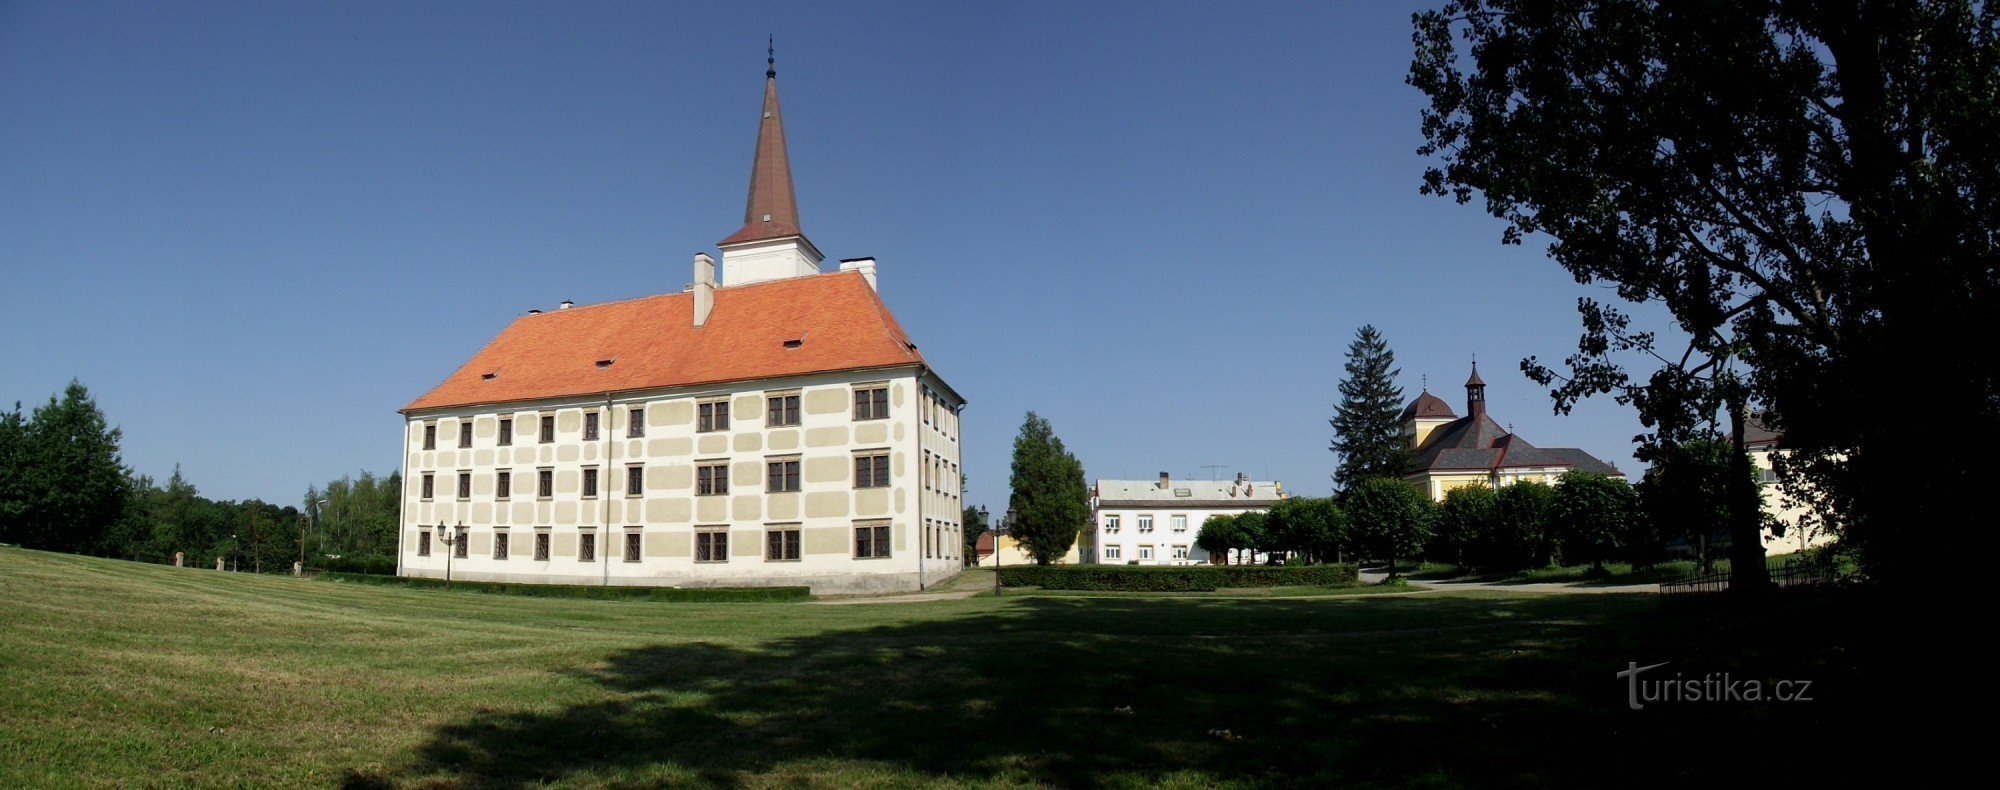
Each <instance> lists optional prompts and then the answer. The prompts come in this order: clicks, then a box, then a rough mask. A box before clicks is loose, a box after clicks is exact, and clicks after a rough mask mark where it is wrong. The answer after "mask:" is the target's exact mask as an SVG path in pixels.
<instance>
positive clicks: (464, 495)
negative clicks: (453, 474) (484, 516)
mask: <svg viewBox="0 0 2000 790" xmlns="http://www.w3.org/2000/svg"><path fill="white" fill-rule="evenodd" d="M458 498H459V500H460V501H464V500H467V499H471V498H472V473H471V472H459V473H458Z"/></svg>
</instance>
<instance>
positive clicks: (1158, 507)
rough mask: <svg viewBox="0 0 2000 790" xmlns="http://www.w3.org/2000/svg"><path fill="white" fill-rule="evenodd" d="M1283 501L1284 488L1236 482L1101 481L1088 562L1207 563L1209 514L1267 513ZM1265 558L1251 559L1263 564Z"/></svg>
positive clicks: (1164, 476)
mask: <svg viewBox="0 0 2000 790" xmlns="http://www.w3.org/2000/svg"><path fill="white" fill-rule="evenodd" d="M1284 498H1285V484H1284V483H1280V482H1276V481H1253V480H1250V479H1249V478H1248V477H1246V476H1242V475H1239V476H1237V478H1236V479H1235V480H1187V481H1175V480H1173V479H1172V477H1171V476H1169V475H1168V474H1167V473H1166V472H1161V473H1160V479H1159V480H1157V481H1154V480H1099V481H1097V485H1096V486H1095V487H1093V488H1092V490H1091V510H1092V512H1093V520H1094V522H1095V526H1094V534H1093V539H1092V540H1091V541H1090V544H1089V549H1088V550H1089V551H1090V552H1091V556H1086V557H1084V558H1083V561H1084V562H1095V563H1099V564H1104V565H1196V564H1206V563H1208V562H1209V560H1210V558H1209V556H1208V552H1205V551H1202V550H1201V548H1200V547H1197V546H1196V545H1195V538H1197V537H1199V536H1200V535H1201V526H1202V524H1203V523H1204V522H1206V521H1208V519H1209V517H1210V516H1219V515H1235V514H1237V513H1247V512H1250V511H1260V512H1261V511H1266V510H1270V509H1271V506H1272V505H1274V504H1277V503H1278V502H1279V501H1280V500H1283V499H1284ZM1262 557H1263V555H1261V554H1260V555H1258V557H1255V558H1250V561H1252V562H1261V561H1262Z"/></svg>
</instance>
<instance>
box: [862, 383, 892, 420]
mask: <svg viewBox="0 0 2000 790" xmlns="http://www.w3.org/2000/svg"><path fill="white" fill-rule="evenodd" d="M854 419H857V420H886V419H889V388H888V387H886V386H883V387H869V388H867V389H857V390H855V391H854Z"/></svg>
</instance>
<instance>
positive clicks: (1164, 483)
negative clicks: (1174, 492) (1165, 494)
mask: <svg viewBox="0 0 2000 790" xmlns="http://www.w3.org/2000/svg"><path fill="white" fill-rule="evenodd" d="M1173 484H1174V481H1173V478H1170V477H1168V476H1167V473H1166V472H1161V473H1160V490H1162V491H1164V490H1166V489H1167V487H1168V486H1171V485H1173Z"/></svg>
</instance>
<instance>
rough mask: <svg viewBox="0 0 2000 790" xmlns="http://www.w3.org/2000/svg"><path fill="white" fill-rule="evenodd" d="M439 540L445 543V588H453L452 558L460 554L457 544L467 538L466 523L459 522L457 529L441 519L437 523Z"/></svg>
mask: <svg viewBox="0 0 2000 790" xmlns="http://www.w3.org/2000/svg"><path fill="white" fill-rule="evenodd" d="M437 531H438V542H439V543H443V544H444V588H445V589H447V590H449V589H451V558H452V557H456V556H458V551H457V545H458V542H459V541H461V540H465V525H464V524H459V525H458V529H457V530H456V531H454V530H452V528H451V527H448V526H445V523H444V522H442V521H440V522H438V525H437Z"/></svg>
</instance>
